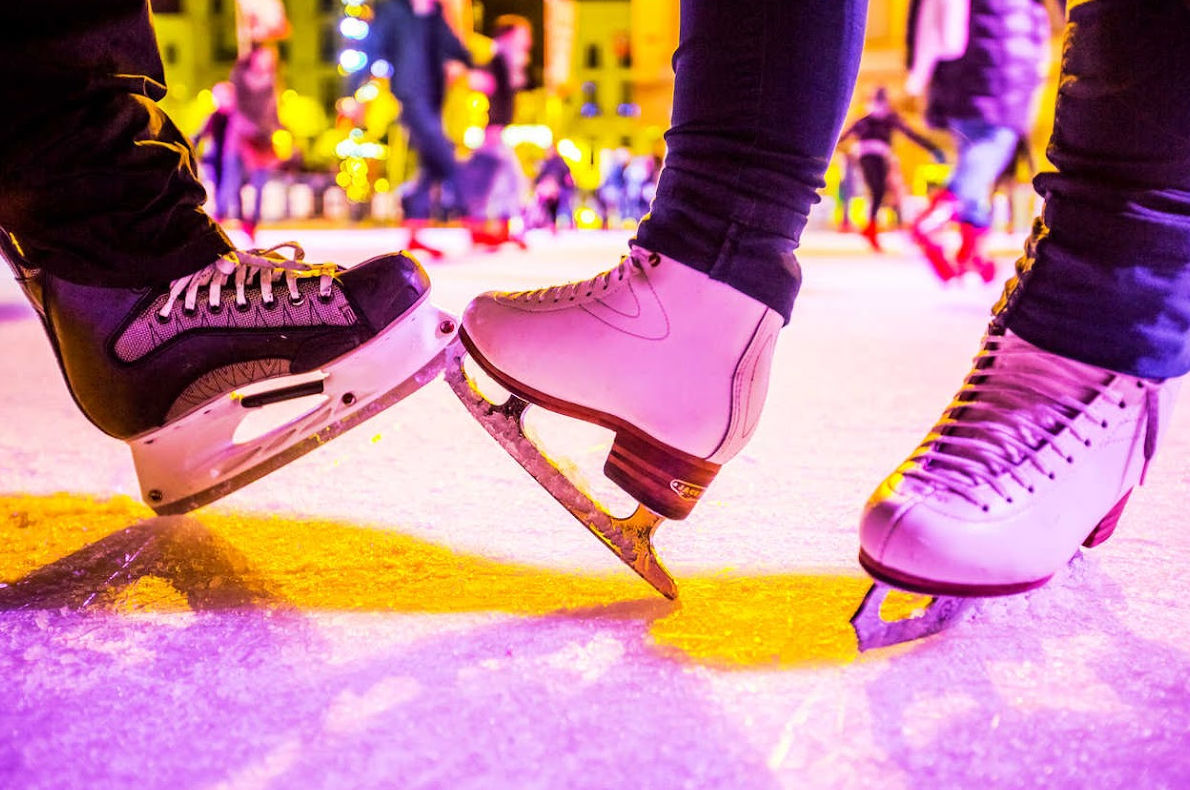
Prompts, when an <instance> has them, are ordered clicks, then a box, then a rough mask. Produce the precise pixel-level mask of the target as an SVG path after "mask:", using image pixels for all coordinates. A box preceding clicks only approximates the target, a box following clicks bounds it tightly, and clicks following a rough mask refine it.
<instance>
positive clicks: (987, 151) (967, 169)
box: [948, 120, 1020, 228]
mask: <svg viewBox="0 0 1190 790" xmlns="http://www.w3.org/2000/svg"><path fill="white" fill-rule="evenodd" d="M951 132H952V134H954V137H955V142H956V147H957V149H958V161H957V162H956V163H955V169H954V174H953V175H952V176H951V179H950V184H949V185H948V189H950V191H951V193H952V194H954V196H955V197H956V198H958V200H959V209H958V220H959V222H965V223H967V224H970V225H974V226H975V227H977V228H988V227H991V224H992V188H993V187H994V186H995V184H996V178H997V177H998V176H999V175H1000V174H1001V173H1002V172H1004V168H1005V167H1007V166H1008V163H1009V161H1011V160H1012V155H1013V153H1014V152H1015V151H1016V144H1017V140H1018V139H1019V138H1020V135H1019V134H1018V133H1017V132H1016V131H1015V130H1014V129H1010V128H1008V127H1007V126H996V125H994V124H990V123H987V122H985V121H979V120H971V121H954V122H953V123H952V124H951Z"/></svg>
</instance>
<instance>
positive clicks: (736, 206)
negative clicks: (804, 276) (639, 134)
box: [637, 0, 867, 320]
mask: <svg viewBox="0 0 1190 790" xmlns="http://www.w3.org/2000/svg"><path fill="white" fill-rule="evenodd" d="M866 9H867V0H751V1H750V2H728V1H727V0H683V1H682V22H681V26H682V30H681V36H680V43H679V45H678V50H677V53H676V54H675V55H674V71H675V82H674V107H673V120H672V124H671V128H670V130H669V132H668V133H667V134H666V137H665V139H666V142H667V144H668V149H669V150H668V153H667V155H666V160H665V168H664V170H662V172H661V178H660V182H659V183H658V187H657V197H656V198H655V199H654V201H653V206H652V210H651V212H650V214H649V216H648V217H647V218H646V219H645V220H644V221H643V222H642V223H641V226H640V229H639V231H638V232H637V242H638V243H640V244H641V245H642V246H644V247H647V248H649V249H651V250H655V251H657V252H660V253H663V254H665V255H668V256H670V257H672V258H674V259H676V260H679V261H681V262H682V263H684V264H687V265H689V266H692V267H694V268H695V269H698V270H700V271H705V272H708V273H709V274H710V275H711V277H713V278H715V279H716V280H721V281H723V282H725V283H727V284H728V285H731V286H732V287H734V288H736V289H737V290H739V291H742V292H743V293H745V294H747V295H749V296H751V297H753V298H755V299H757V300H759V301H761V302H764V303H765V304H767V305H769V306H770V307H772V308H773V309H774V310H776V311H778V312H780V313H781V314H783V315H784V316H785V318H786V320H788V318H789V314H790V311H791V310H792V309H793V300H794V297H795V296H796V295H797V290H798V286H799V284H800V281H801V271H800V269H799V267H798V263H797V259H796V257H795V256H794V249H795V248H796V247H797V240H798V237H799V236H800V235H801V232H802V229H803V228H804V227H805V225H806V218H807V216H808V214H809V211H810V207H811V206H812V205H813V204H814V203H815V202H816V201H817V200H818V195H817V190H819V189H821V188H822V186H823V185H824V184H823V180H822V176H823V173H825V172H826V167H827V164H828V162H829V160H830V155H831V151H832V150H833V149H834V146H835V141H836V140H837V138H838V135H839V130H840V126H841V125H842V122H843V117H844V115H845V113H846V111H847V105H848V102H849V101H850V98H851V92H852V89H853V88H854V86H855V75H856V71H857V69H858V67H859V56H860V50H861V48H862V46H863V31H864V21H865V15H866Z"/></svg>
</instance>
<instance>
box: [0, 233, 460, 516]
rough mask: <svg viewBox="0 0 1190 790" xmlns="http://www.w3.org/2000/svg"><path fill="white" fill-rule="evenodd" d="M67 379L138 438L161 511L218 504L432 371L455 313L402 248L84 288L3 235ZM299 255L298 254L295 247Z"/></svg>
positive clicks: (246, 260)
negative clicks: (354, 260) (145, 284)
mask: <svg viewBox="0 0 1190 790" xmlns="http://www.w3.org/2000/svg"><path fill="white" fill-rule="evenodd" d="M0 253H2V254H3V256H4V257H5V258H7V259H8V261H9V263H10V264H11V266H12V268H13V271H14V272H15V273H16V276H17V279H18V280H19V281H20V283H21V285H22V287H23V288H24V289H25V292H26V294H27V296H28V297H29V300H30V301H31V302H32V303H33V305H34V307H35V308H36V309H37V311H38V313H39V314H40V315H41V317H42V321H43V323H44V324H45V328H46V331H47V333H48V335H49V337H50V342H51V344H52V345H53V347H54V351H55V352H56V354H57V357H58V362H59V364H60V366H61V368H62V372H63V374H64V376H65V378H66V383H67V386H68V387H69V389H70V392H71V394H72V395H73V397H74V400H75V402H76V403H77V404H78V406H79V408H80V409H81V410H82V412H83V414H85V415H86V416H87V418H88V419H89V420H90V421H91V422H92V423H94V424H95V425H96V426H97V427H98V428H99V429H100V430H102V431H104V432H105V433H107V434H109V435H111V436H114V437H116V438H118V439H122V440H124V441H126V442H128V444H129V446H130V447H131V448H132V456H133V461H134V462H135V465H136V470H137V475H138V477H139V479H140V485H141V490H142V494H143V496H144V499H145V501H146V502H147V503H148V504H149V506H150V507H151V508H153V510H155V511H156V512H157V513H159V514H163V515H165V514H177V513H185V512H186V511H189V510H192V509H194V508H196V507H199V506H201V505H204V504H207V503H209V502H212V501H214V500H216V499H219V498H221V497H223V496H226V495H227V494H229V493H231V492H232V491H235V490H236V489H238V488H240V487H242V486H244V485H247V484H248V483H250V482H252V481H253V480H256V479H258V478H260V477H262V476H263V475H265V474H267V473H269V472H271V471H273V470H274V469H277V468H279V467H281V466H283V465H284V464H286V463H288V462H290V461H292V460H294V459H295V458H297V457H299V456H301V455H303V454H304V453H307V452H309V451H310V450H313V449H314V448H316V447H318V446H319V445H321V444H323V443H325V442H327V441H329V440H330V439H332V438H334V437H335V436H337V435H339V434H340V433H342V432H343V431H345V430H347V429H348V428H351V427H353V426H355V425H357V424H359V423H360V422H363V421H364V420H366V419H368V418H370V417H373V416H375V415H377V414H379V413H380V412H381V411H383V410H384V409H385V408H387V407H388V406H391V405H392V404H394V403H396V402H397V401H399V400H401V399H402V398H404V397H406V396H407V395H409V394H410V393H412V392H414V391H415V390H417V389H419V388H420V387H421V386H422V385H424V384H426V383H428V382H429V381H431V380H433V379H434V378H435V377H436V376H437V374H438V373H439V372H441V370H442V367H443V365H444V360H445V358H444V350H445V348H446V347H447V345H448V344H449V343H450V341H451V339H452V338H453V337H454V334H455V326H456V322H455V320H454V319H453V318H451V317H450V316H449V315H447V314H445V313H443V312H441V311H440V310H438V309H437V308H436V307H435V306H434V305H432V304H431V303H430V302H429V300H428V296H429V292H430V282H429V278H428V277H427V276H426V273H425V272H424V271H423V270H422V268H421V266H419V265H418V263H417V262H416V261H415V260H413V259H412V258H411V257H409V256H407V255H405V254H403V253H401V254H391V255H382V256H379V257H376V258H373V259H371V260H369V261H366V262H364V263H361V264H359V265H358V266H355V267H352V268H350V269H343V268H341V267H338V266H336V265H334V264H311V263H307V262H305V261H304V260H303V257H304V254H303V252H302V250H301V248H300V247H299V246H298V245H296V244H293V243H287V244H283V245H278V246H277V247H273V248H271V249H267V250H249V251H237V252H231V253H228V254H227V255H225V256H223V257H222V258H220V259H219V260H217V261H215V262H214V263H211V264H209V265H207V266H205V267H204V268H202V269H200V270H199V271H197V272H195V273H194V274H193V275H189V276H187V277H182V278H180V279H178V280H175V281H174V282H173V283H171V284H170V286H168V287H161V288H140V289H122V288H101V287H95V286H87V285H79V284H76V283H72V282H67V281H65V280H62V279H59V278H57V277H54V276H51V275H50V274H48V273H47V272H45V271H44V270H38V269H35V268H33V267H31V266H30V265H29V264H28V262H27V260H26V258H25V256H24V255H23V254H22V252H21V248H20V244H19V241H18V240H17V239H16V238H15V237H13V236H12V235H10V234H8V233H3V232H0ZM283 253H284V254H283Z"/></svg>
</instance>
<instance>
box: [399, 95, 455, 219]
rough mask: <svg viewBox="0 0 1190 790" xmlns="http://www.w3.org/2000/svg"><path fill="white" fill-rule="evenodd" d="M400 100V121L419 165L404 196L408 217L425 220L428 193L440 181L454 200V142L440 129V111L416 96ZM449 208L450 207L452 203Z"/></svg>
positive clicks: (444, 189) (428, 213)
mask: <svg viewBox="0 0 1190 790" xmlns="http://www.w3.org/2000/svg"><path fill="white" fill-rule="evenodd" d="M401 101H402V104H401V123H402V124H404V126H405V128H406V129H408V130H409V145H410V146H411V147H412V148H413V149H414V150H415V151H417V157H418V165H419V167H420V168H421V172H420V173H419V174H418V178H417V182H416V184H415V186H414V188H413V190H412V191H411V192H410V194H409V196H408V204H409V206H410V207H411V208H412V211H413V215H412V216H411V217H410V218H411V219H426V218H428V217H429V216H430V211H431V206H430V204H431V198H430V192H431V190H432V189H433V186H434V185H435V184H442V185H443V192H444V194H445V193H450V197H449V200H451V201H453V202H457V200H458V195H459V189H458V184H457V175H458V162H457V160H455V149H454V145H453V144H452V143H451V142H450V140H448V139H447V138H446V132H445V131H444V130H443V128H442V114H441V113H440V112H437V111H436V110H435V109H434V108H433V107H431V106H430V104H429V102H428V101H426V100H424V99H421V98H418V97H414V96H406V97H404V98H402V100H401ZM449 208H450V209H452V210H453V209H454V208H455V206H454V205H451V206H449Z"/></svg>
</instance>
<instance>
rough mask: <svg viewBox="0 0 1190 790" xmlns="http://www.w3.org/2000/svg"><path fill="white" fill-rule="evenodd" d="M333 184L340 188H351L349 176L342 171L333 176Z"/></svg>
mask: <svg viewBox="0 0 1190 790" xmlns="http://www.w3.org/2000/svg"><path fill="white" fill-rule="evenodd" d="M335 183H336V184H338V185H339V186H341V187H344V188H346V187H349V186H351V176H350V175H349V174H347V173H345V172H343V171H342V170H340V171H339V172H338V173H336V174H335Z"/></svg>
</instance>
